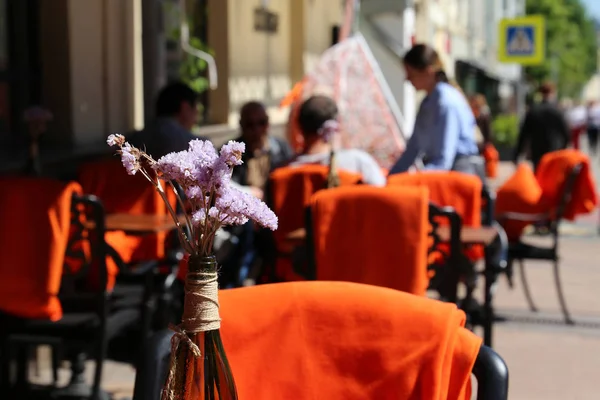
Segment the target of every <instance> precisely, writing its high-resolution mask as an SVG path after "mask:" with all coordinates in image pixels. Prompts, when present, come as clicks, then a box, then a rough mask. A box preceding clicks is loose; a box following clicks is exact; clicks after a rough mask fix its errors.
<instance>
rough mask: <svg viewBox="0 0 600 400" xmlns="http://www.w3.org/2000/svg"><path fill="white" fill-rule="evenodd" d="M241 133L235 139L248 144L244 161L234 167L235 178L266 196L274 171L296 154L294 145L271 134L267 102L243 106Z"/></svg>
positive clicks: (254, 192)
mask: <svg viewBox="0 0 600 400" xmlns="http://www.w3.org/2000/svg"><path fill="white" fill-rule="evenodd" d="M240 130H241V135H240V136H239V137H238V138H237V139H235V140H236V141H238V142H243V143H245V144H246V152H245V153H244V155H243V158H242V161H243V164H242V165H240V166H237V167H236V168H234V170H233V177H232V178H233V181H234V182H237V183H238V184H240V185H243V186H249V187H250V188H251V192H252V193H253V194H254V195H255V196H257V197H258V198H261V199H262V198H263V196H264V190H265V185H266V183H267V180H268V178H269V174H270V173H271V171H272V170H273V169H275V168H277V167H279V166H281V165H283V164H285V163H287V162H288V161H289V160H290V159H291V158H292V156H293V152H292V149H291V148H290V146H289V145H288V143H287V142H286V141H284V140H283V139H280V138H277V137H274V136H271V135H269V116H268V115H267V111H266V109H265V106H264V105H263V104H261V103H259V102H256V101H251V102H248V103H246V104H244V105H243V106H242V108H241V110H240Z"/></svg>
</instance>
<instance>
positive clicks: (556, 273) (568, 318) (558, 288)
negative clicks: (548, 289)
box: [554, 260, 575, 325]
mask: <svg viewBox="0 0 600 400" xmlns="http://www.w3.org/2000/svg"><path fill="white" fill-rule="evenodd" d="M558 263H559V261H558V260H555V261H554V283H555V284H556V292H557V293H558V301H559V303H560V309H561V310H562V313H563V315H564V317H565V323H566V324H567V325H574V324H575V322H574V321H573V319H572V318H571V314H570V313H569V310H568V309H567V302H566V301H565V295H564V293H563V289H562V283H561V280H560V272H559V270H558V267H559V264H558Z"/></svg>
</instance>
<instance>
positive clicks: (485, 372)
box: [133, 330, 508, 400]
mask: <svg viewBox="0 0 600 400" xmlns="http://www.w3.org/2000/svg"><path fill="white" fill-rule="evenodd" d="M172 336H173V332H171V331H168V330H165V331H162V332H157V333H156V334H155V335H154V336H153V337H152V338H151V339H150V341H149V347H148V350H147V351H145V352H144V360H143V361H142V364H140V365H139V366H138V368H137V374H136V378H135V388H134V393H133V400H159V399H160V393H161V388H162V387H163V384H164V383H165V380H166V377H167V373H168V368H169V359H170V356H171V338H172ZM473 374H474V375H475V377H476V378H477V399H482V400H506V399H508V367H507V366H506V363H505V362H504V360H503V359H502V357H500V355H498V353H496V352H495V351H494V350H493V349H491V348H489V347H487V346H485V345H482V346H481V348H480V349H479V354H478V356H477V361H476V362H475V366H474V367H473Z"/></svg>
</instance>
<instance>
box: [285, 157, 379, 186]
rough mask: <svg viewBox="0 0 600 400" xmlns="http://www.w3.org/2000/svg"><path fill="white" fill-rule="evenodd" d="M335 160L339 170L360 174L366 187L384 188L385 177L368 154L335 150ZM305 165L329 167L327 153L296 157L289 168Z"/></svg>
mask: <svg viewBox="0 0 600 400" xmlns="http://www.w3.org/2000/svg"><path fill="white" fill-rule="evenodd" d="M335 159H336V163H337V166H338V168H339V169H340V170H344V171H348V172H354V173H358V174H361V175H362V181H363V182H364V183H366V184H367V185H374V186H385V183H386V179H385V176H383V173H382V172H381V168H380V167H379V165H378V164H377V161H375V159H374V158H373V157H371V155H370V154H369V153H367V152H365V151H362V150H358V149H341V150H336V152H335ZM306 164H321V165H329V153H318V154H304V155H301V156H298V157H297V158H296V159H295V160H294V161H293V162H291V163H290V166H299V165H306Z"/></svg>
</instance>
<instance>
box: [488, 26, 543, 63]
mask: <svg viewBox="0 0 600 400" xmlns="http://www.w3.org/2000/svg"><path fill="white" fill-rule="evenodd" d="M545 58H546V23H545V19H544V17H543V16H541V15H528V16H526V17H520V18H511V19H503V20H501V21H500V25H499V32H498V61H500V62H504V63H512V64H521V65H539V64H542V63H543V62H544V60H545Z"/></svg>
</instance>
